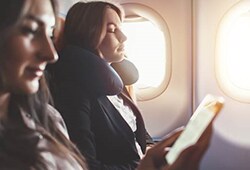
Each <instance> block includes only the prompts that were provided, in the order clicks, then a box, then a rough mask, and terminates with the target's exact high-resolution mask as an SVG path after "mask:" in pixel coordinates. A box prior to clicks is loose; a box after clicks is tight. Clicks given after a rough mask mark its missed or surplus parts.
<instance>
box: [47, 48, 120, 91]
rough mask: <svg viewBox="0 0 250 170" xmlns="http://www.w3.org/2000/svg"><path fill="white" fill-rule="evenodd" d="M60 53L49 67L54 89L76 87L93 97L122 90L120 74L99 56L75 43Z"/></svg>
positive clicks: (60, 89) (61, 89) (62, 89)
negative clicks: (57, 58)
mask: <svg viewBox="0 0 250 170" xmlns="http://www.w3.org/2000/svg"><path fill="white" fill-rule="evenodd" d="M59 56H60V57H59V60H58V61H57V62H56V63H55V64H53V65H51V66H50V67H49V69H48V72H49V74H50V77H51V78H50V81H51V83H50V84H52V85H53V86H54V87H53V89H54V90H57V89H58V90H57V91H60V93H63V91H65V90H67V89H69V90H72V91H73V90H75V92H76V90H77V91H79V92H78V93H85V94H88V95H91V96H101V95H115V94H119V93H120V92H121V91H122V89H123V82H122V80H121V78H120V76H119V75H118V74H117V73H116V71H115V70H114V69H113V68H112V67H111V66H110V65H109V64H108V63H107V62H105V61H104V60H103V59H101V58H100V57H99V56H97V55H95V54H93V53H91V52H89V51H87V50H85V49H83V48H81V47H77V46H72V45H69V46H66V47H64V48H63V49H62V51H61V52H60V54H59ZM70 88H74V89H70ZM52 91H53V90H52Z"/></svg>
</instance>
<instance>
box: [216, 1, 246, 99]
mask: <svg viewBox="0 0 250 170" xmlns="http://www.w3.org/2000/svg"><path fill="white" fill-rule="evenodd" d="M215 61H216V65H215V66H216V75H217V80H218V82H219V85H220V87H221V89H222V90H223V91H224V92H225V93H226V94H227V95H228V96H230V97H232V98H234V99H236V100H238V101H241V102H247V103H249V102H250V79H249V75H250V1H240V2H239V3H238V4H236V5H235V6H233V7H232V8H231V9H230V10H229V11H228V12H227V13H226V14H225V16H224V17H223V18H222V20H221V23H220V25H219V29H218V33H217V42H216V57H215Z"/></svg>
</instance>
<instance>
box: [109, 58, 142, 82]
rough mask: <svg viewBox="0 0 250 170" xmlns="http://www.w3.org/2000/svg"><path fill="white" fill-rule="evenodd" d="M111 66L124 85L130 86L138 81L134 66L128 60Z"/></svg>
mask: <svg viewBox="0 0 250 170" xmlns="http://www.w3.org/2000/svg"><path fill="white" fill-rule="evenodd" d="M111 66H112V67H113V68H114V69H115V71H116V72H117V73H118V74H119V76H120V77H121V79H122V81H123V84H124V85H132V84H134V83H136V81H137V80H138V79H139V73H138V70H137V68H136V67H135V65H134V64H133V63H132V62H131V61H129V60H128V59H124V60H122V61H121V62H117V63H112V64H111Z"/></svg>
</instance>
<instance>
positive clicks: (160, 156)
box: [138, 128, 183, 170]
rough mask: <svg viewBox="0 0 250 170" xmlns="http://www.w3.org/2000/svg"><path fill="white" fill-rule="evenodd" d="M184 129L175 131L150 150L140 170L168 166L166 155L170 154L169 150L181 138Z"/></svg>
mask: <svg viewBox="0 0 250 170" xmlns="http://www.w3.org/2000/svg"><path fill="white" fill-rule="evenodd" d="M182 131H183V128H179V129H176V130H174V131H173V132H172V133H170V134H169V135H168V137H167V138H165V139H164V140H162V141H160V142H158V143H157V144H155V145H154V146H153V147H151V148H149V149H148V150H147V152H146V154H145V156H144V158H142V160H141V162H140V164H139V166H138V170H155V169H159V168H160V167H162V166H164V165H166V161H165V155H166V153H167V152H168V148H167V147H170V146H172V145H173V143H174V142H175V140H176V139H177V138H178V137H179V135H180V134H181V132H182Z"/></svg>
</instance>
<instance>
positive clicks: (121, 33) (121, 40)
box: [119, 31, 127, 42]
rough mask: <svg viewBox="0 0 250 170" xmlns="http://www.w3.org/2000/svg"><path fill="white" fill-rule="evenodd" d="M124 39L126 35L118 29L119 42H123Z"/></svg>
mask: <svg viewBox="0 0 250 170" xmlns="http://www.w3.org/2000/svg"><path fill="white" fill-rule="evenodd" d="M126 40H127V36H126V35H125V34H124V33H123V32H122V31H120V34H119V41H120V42H125V41H126Z"/></svg>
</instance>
